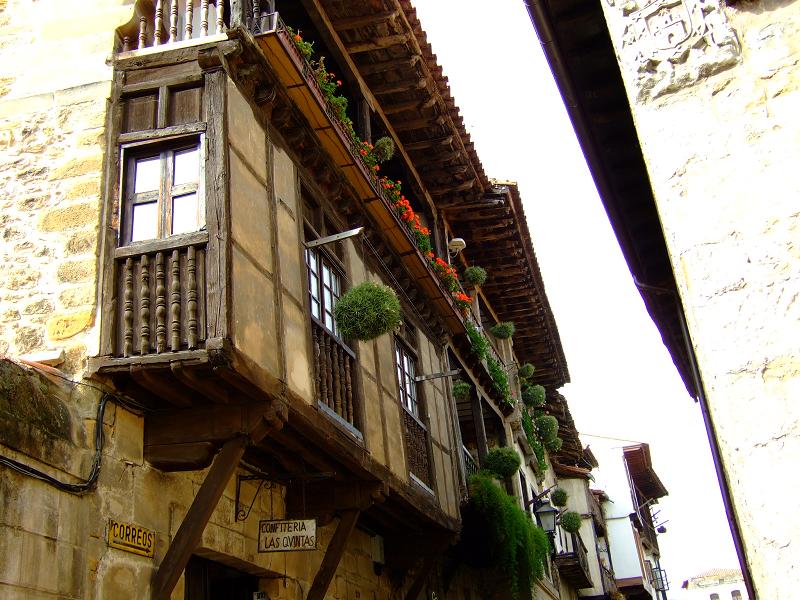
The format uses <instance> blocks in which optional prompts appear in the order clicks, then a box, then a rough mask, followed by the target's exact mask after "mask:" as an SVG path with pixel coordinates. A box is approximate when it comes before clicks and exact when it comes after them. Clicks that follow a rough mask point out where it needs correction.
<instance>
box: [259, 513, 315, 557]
mask: <svg viewBox="0 0 800 600" xmlns="http://www.w3.org/2000/svg"><path fill="white" fill-rule="evenodd" d="M316 549H317V521H316V520H314V519H305V520H302V519H292V520H284V521H259V523H258V551H259V552H298V551H305V550H316Z"/></svg>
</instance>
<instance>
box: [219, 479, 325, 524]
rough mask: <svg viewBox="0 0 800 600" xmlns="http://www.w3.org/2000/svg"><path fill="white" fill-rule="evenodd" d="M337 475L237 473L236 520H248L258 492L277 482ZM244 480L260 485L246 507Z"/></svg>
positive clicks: (302, 480) (234, 507) (234, 506)
mask: <svg viewBox="0 0 800 600" xmlns="http://www.w3.org/2000/svg"><path fill="white" fill-rule="evenodd" d="M334 475H336V473H334V472H324V473H305V472H303V473H289V474H287V475H280V476H279V475H273V476H267V475H237V476H236V497H235V500H234V505H233V510H234V518H233V520H234V522H239V521H246V520H247V517H249V516H250V511H252V510H253V506H254V505H255V503H256V498H258V494H259V493H261V490H262V489H268V490H271V489H272V487H273V486H274V485H275V484H283V485H285V484H287V483H291V482H292V481H300V482H302V483H303V485H305V482H306V481H318V480H320V479H329V478H331V477H333V476H334ZM243 481H258V482H259V484H258V487H257V488H256V493H255V494H253V499H252V500H251V501H250V506H248V507H247V508H245V507H244V506H242V505H241V504H240V502H239V500H240V498H241V490H242V482H243ZM270 516H271V515H270Z"/></svg>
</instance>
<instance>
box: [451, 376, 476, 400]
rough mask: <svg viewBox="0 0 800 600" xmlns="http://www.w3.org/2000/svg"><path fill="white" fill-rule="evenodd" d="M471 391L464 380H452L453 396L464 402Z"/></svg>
mask: <svg viewBox="0 0 800 600" xmlns="http://www.w3.org/2000/svg"><path fill="white" fill-rule="evenodd" d="M471 392H472V386H471V385H470V384H468V383H467V382H466V381H461V380H460V379H456V380H455V381H454V382H453V397H454V398H455V399H456V400H458V401H460V402H464V401H466V400H469V395H470V393H471Z"/></svg>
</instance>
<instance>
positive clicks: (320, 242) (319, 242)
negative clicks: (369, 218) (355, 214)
mask: <svg viewBox="0 0 800 600" xmlns="http://www.w3.org/2000/svg"><path fill="white" fill-rule="evenodd" d="M362 231H364V228H363V227H356V228H355V229H350V230H348V231H343V232H342V233H335V234H333V235H329V236H326V237H321V238H318V239H316V240H311V241H310V242H304V245H305V247H306V248H316V247H317V246H324V245H325V244H330V243H332V242H338V241H339V240H346V239H347V238H351V237H353V236H356V235H359V234H360V233H361V232H362Z"/></svg>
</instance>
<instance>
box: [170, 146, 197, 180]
mask: <svg viewBox="0 0 800 600" xmlns="http://www.w3.org/2000/svg"><path fill="white" fill-rule="evenodd" d="M174 164H175V169H174V172H173V176H172V183H173V184H175V185H180V184H182V183H194V182H196V181H197V180H198V179H199V177H200V148H199V147H197V146H195V147H194V148H190V149H188V150H181V151H180V152H176V153H175V163H174Z"/></svg>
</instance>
